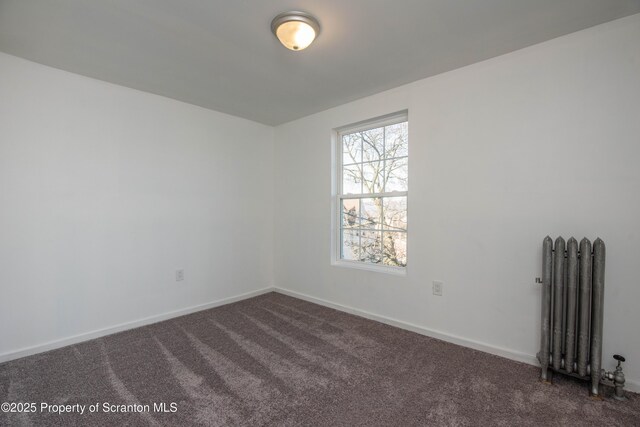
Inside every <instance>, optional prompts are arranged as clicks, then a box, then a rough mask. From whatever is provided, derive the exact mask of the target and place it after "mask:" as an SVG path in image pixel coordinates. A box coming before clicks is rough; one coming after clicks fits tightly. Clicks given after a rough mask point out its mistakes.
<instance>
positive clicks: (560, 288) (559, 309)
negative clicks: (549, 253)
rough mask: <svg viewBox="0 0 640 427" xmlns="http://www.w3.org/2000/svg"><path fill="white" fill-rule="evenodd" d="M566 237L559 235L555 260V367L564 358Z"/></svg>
mask: <svg viewBox="0 0 640 427" xmlns="http://www.w3.org/2000/svg"><path fill="white" fill-rule="evenodd" d="M564 247H565V243H564V239H563V238H562V237H558V238H557V239H556V245H555V257H554V262H553V349H552V353H553V369H555V370H559V369H560V361H561V360H562V335H563V332H564V331H563V329H562V326H563V324H562V316H563V314H564V301H563V296H564V295H563V294H564Z"/></svg>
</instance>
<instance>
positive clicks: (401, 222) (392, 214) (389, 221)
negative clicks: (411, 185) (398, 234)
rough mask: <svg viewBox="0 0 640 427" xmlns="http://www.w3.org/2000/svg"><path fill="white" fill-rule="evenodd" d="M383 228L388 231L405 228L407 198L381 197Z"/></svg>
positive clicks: (403, 229)
mask: <svg viewBox="0 0 640 427" xmlns="http://www.w3.org/2000/svg"><path fill="white" fill-rule="evenodd" d="M383 206H384V209H383V212H384V217H383V228H384V229H385V230H390V231H400V230H402V231H406V230H407V198H406V196H404V197H385V198H384V199H383Z"/></svg>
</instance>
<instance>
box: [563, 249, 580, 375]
mask: <svg viewBox="0 0 640 427" xmlns="http://www.w3.org/2000/svg"><path fill="white" fill-rule="evenodd" d="M577 291H578V241H577V240H576V239H574V238H573V237H572V238H570V239H569V241H568V242H567V320H566V328H565V330H566V338H565V356H564V358H565V362H566V368H565V369H566V371H567V372H568V373H572V372H573V362H574V359H575V347H576V335H575V330H576V302H577V301H576V295H577Z"/></svg>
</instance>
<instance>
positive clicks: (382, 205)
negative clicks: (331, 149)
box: [335, 112, 409, 270]
mask: <svg viewBox="0 0 640 427" xmlns="http://www.w3.org/2000/svg"><path fill="white" fill-rule="evenodd" d="M336 148H337V149H336V154H337V162H336V164H337V166H338V167H337V168H336V169H337V172H338V176H337V182H336V183H337V186H336V187H337V194H336V203H335V205H336V207H337V209H336V216H337V225H338V226H337V227H336V231H337V236H336V239H335V240H336V242H337V245H336V246H337V247H336V257H335V258H336V261H338V262H339V263H340V264H345V265H353V266H364V267H366V266H371V267H373V266H384V269H387V270H388V269H391V270H393V269H397V270H403V269H404V267H406V265H407V231H408V228H407V198H408V192H409V187H408V159H409V132H408V119H407V113H406V112H403V113H401V114H394V115H392V116H386V117H384V118H381V119H375V120H371V121H368V122H365V123H359V124H357V125H353V126H350V127H346V128H342V129H340V130H339V131H338V134H337V147H336Z"/></svg>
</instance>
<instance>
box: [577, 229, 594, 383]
mask: <svg viewBox="0 0 640 427" xmlns="http://www.w3.org/2000/svg"><path fill="white" fill-rule="evenodd" d="M590 301H591V242H590V241H589V239H587V238H586V237H585V238H584V239H582V240H581V241H580V283H579V306H578V313H579V314H578V318H579V319H578V375H580V376H583V377H584V376H585V375H587V368H588V365H587V360H588V357H589V336H590V334H589V313H590V307H589V303H590Z"/></svg>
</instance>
